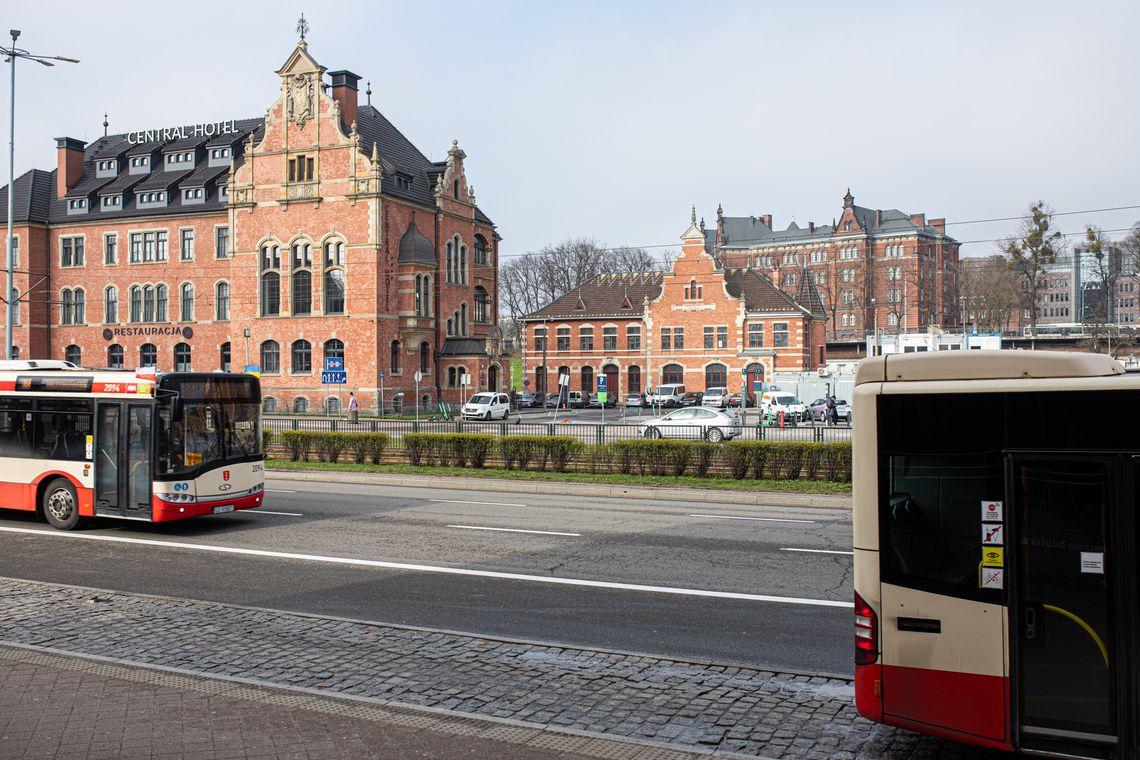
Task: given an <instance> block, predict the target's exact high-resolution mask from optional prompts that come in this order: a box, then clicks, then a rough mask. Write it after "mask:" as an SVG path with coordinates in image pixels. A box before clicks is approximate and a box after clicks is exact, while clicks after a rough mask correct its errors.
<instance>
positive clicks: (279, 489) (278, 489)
mask: <svg viewBox="0 0 1140 760" xmlns="http://www.w3.org/2000/svg"><path fill="white" fill-rule="evenodd" d="M265 492H266V493H297V492H296V491H285V490H283V489H281V488H266V489H265Z"/></svg>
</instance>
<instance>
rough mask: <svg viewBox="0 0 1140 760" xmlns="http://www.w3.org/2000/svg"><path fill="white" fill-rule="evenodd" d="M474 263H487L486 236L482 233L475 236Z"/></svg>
mask: <svg viewBox="0 0 1140 760" xmlns="http://www.w3.org/2000/svg"><path fill="white" fill-rule="evenodd" d="M473 248H474V249H475V263H476V264H479V265H482V264H486V263H487V238H485V237H483V236H482V235H476V236H475V244H474V246H473Z"/></svg>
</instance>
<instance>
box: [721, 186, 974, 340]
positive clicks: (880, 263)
mask: <svg viewBox="0 0 1140 760" xmlns="http://www.w3.org/2000/svg"><path fill="white" fill-rule="evenodd" d="M702 227H703V221H702ZM705 236H706V245H707V248H708V250H709V251H712V252H714V253H715V254H716V256H717V257H718V258H720V259H721V260H722V261H723V262H724V264H725V266H732V267H750V268H752V269H754V270H755V271H757V272H760V273H763V274H764V275H766V276H767V277H768V278H769V279H770V280H772V282H774V283H776V284H777V285H778V286H779V287H780V288H781V289H783V290H784V291H785V292H787V293H795V292H797V289H798V287H799V282H798V279H799V278H800V277H801V276H802V275H803V272H804V271H805V270H806V272H807V275H808V276H809V277H810V278H811V279H812V284H813V285H814V286H815V288H816V290H817V291H818V292H819V295H820V297H821V298H822V299H823V303H824V305H825V309H826V311H827V316H828V332H827V337H828V340H831V341H850V340H862V339H863V338H864V337H865V336H866V335H868V334H870V333H873V332H874V331H875V328H876V327H878V328H879V329H880V330H881V331H883V332H889V333H895V332H907V331H915V330H920V331H921V330H927V329H929V328H930V327H931V326H934V327H938V328H953V327H958V326H959V324H960V318H961V317H960V314H959V308H958V248H959V246H958V242H957V241H956V240H954V239H953V238H951V237H949V236H948V235H947V234H946V220H945V219H930V220H927V219H926V215H925V214H906V213H904V212H902V211H899V210H897V209H888V210H882V209H869V208H864V207H862V206H857V205H855V198H854V196H852V195H851V191H850V190H848V192H847V194H846V195H845V196H844V198H843V208H842V210H841V211H840V215H839V218H838V219H837V220H835V221H833V222H832V223H831V224H830V225H816V224H815V223H814V222H808V224H807V226H806V227H800V226H798V225H797V224H796V223H795V222H792V223H791V224H789V225H788V227H787V228H786V229H784V230H777V229H775V227H774V225H773V221H772V216H771V214H764V215H761V216H747V217H728V216H725V215H724V212H723V210H722V209H720V208H718V209H717V217H716V228H715V229H707V230H705Z"/></svg>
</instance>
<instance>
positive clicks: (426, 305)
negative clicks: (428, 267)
mask: <svg viewBox="0 0 1140 760" xmlns="http://www.w3.org/2000/svg"><path fill="white" fill-rule="evenodd" d="M423 284H424V296H423V309H422V310H421V311H420V314H421V316H424V317H430V316H431V314H432V309H431V275H428V274H425V275H424V280H423Z"/></svg>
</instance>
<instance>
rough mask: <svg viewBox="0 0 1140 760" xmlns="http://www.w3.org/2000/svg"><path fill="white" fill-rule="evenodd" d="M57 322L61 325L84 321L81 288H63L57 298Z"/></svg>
mask: <svg viewBox="0 0 1140 760" xmlns="http://www.w3.org/2000/svg"><path fill="white" fill-rule="evenodd" d="M59 303H60V309H59V312H60V313H59V323H60V324H61V325H81V324H83V323H84V322H86V321H87V320H86V303H85V293H84V292H83V288H76V289H75V290H71V289H69V288H64V289H63V291H62V292H61V293H60V298H59Z"/></svg>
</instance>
